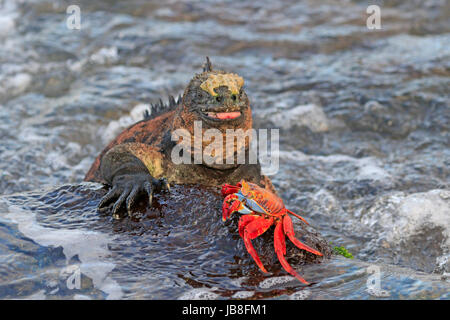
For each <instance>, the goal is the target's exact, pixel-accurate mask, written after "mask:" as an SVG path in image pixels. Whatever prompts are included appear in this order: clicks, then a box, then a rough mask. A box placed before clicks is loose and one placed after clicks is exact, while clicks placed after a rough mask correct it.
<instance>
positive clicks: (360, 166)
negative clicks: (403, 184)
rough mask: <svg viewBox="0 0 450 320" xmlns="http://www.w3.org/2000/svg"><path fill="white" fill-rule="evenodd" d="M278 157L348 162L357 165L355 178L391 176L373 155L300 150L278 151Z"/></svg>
mask: <svg viewBox="0 0 450 320" xmlns="http://www.w3.org/2000/svg"><path fill="white" fill-rule="evenodd" d="M278 156H279V157H280V159H285V160H290V161H295V162H307V161H313V162H322V163H324V164H331V165H333V164H335V163H338V162H348V163H349V164H351V165H353V166H355V167H357V170H356V171H355V172H354V179H356V180H377V181H389V180H391V179H392V176H391V175H390V174H389V173H388V172H387V171H386V170H384V169H383V168H382V162H381V161H380V160H379V159H377V158H374V157H365V158H354V157H350V156H347V155H342V154H334V155H329V156H316V155H306V154H304V153H303V152H301V151H297V150H294V151H282V150H280V151H279V154H278Z"/></svg>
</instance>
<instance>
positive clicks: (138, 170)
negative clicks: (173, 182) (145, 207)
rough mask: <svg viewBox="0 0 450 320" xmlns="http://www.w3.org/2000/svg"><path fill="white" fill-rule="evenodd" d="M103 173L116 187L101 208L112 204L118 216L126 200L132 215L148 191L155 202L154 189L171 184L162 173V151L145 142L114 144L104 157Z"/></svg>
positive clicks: (101, 171)
mask: <svg viewBox="0 0 450 320" xmlns="http://www.w3.org/2000/svg"><path fill="white" fill-rule="evenodd" d="M100 173H101V176H102V178H103V179H104V180H105V181H106V182H107V183H108V184H109V185H110V186H112V188H111V190H110V191H109V192H108V193H107V194H106V195H105V196H104V197H103V199H102V200H101V201H100V203H99V205H98V210H99V211H106V210H108V209H109V208H110V207H111V206H112V213H113V216H114V217H118V216H119V215H118V212H119V209H120V208H121V206H122V205H123V204H124V203H125V204H126V209H127V213H128V214H129V215H130V214H131V207H132V205H133V203H134V202H135V200H136V199H137V198H138V197H139V195H141V194H142V193H146V194H147V195H148V200H149V206H151V204H152V198H153V192H160V191H161V190H163V189H166V190H169V188H170V187H169V184H168V183H167V181H166V179H164V178H163V177H162V175H163V167H162V155H161V153H160V152H158V151H157V150H155V149H154V148H152V147H150V146H148V145H146V144H143V143H124V144H120V145H117V146H115V147H113V148H112V149H111V150H109V151H108V152H107V153H106V154H105V155H104V156H103V158H102V159H101V164H100ZM157 178H159V179H157ZM115 199H117V200H116V201H115V202H114V204H112V202H113V200H115Z"/></svg>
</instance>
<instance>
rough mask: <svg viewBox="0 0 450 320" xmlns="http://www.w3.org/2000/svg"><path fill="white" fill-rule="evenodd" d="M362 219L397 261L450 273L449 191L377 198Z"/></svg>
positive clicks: (428, 269)
mask: <svg viewBox="0 0 450 320" xmlns="http://www.w3.org/2000/svg"><path fill="white" fill-rule="evenodd" d="M361 222H362V223H363V224H364V225H366V226H367V227H369V228H370V229H372V231H373V232H375V233H377V234H378V237H379V238H378V242H382V245H381V247H382V248H384V249H386V250H389V251H392V252H395V257H396V259H397V260H398V261H396V262H397V263H403V264H407V265H410V266H412V267H414V268H416V269H418V270H422V271H427V272H432V271H433V270H434V271H435V272H440V273H443V272H449V270H450V263H449V256H450V191H448V190H439V189H437V190H431V191H428V192H419V193H413V194H409V195H407V194H405V193H403V192H400V193H396V194H392V195H387V196H383V197H380V198H379V199H378V200H377V201H376V202H375V204H374V205H373V206H372V207H371V208H370V209H369V210H368V211H367V212H366V213H365V214H364V215H363V216H362V219H361Z"/></svg>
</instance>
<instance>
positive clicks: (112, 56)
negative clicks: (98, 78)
mask: <svg viewBox="0 0 450 320" xmlns="http://www.w3.org/2000/svg"><path fill="white" fill-rule="evenodd" d="M90 60H91V61H92V62H94V63H97V64H105V63H114V62H117V60H119V54H118V51H117V47H110V48H101V49H100V50H98V51H97V52H95V53H94V54H92V55H91V57H90Z"/></svg>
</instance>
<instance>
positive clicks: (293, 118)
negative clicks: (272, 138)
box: [266, 104, 329, 132]
mask: <svg viewBox="0 0 450 320" xmlns="http://www.w3.org/2000/svg"><path fill="white" fill-rule="evenodd" d="M266 117H268V119H269V120H270V121H272V122H273V123H274V124H277V125H282V127H283V128H291V127H293V126H294V125H298V126H302V125H303V126H306V127H308V128H309V129H311V131H313V132H324V131H328V129H329V121H328V118H327V116H326V115H325V113H324V112H323V110H322V108H321V107H320V106H318V105H316V104H305V105H299V106H296V107H294V108H292V109H283V110H282V111H279V110H276V112H274V113H269V114H267V115H266Z"/></svg>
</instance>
